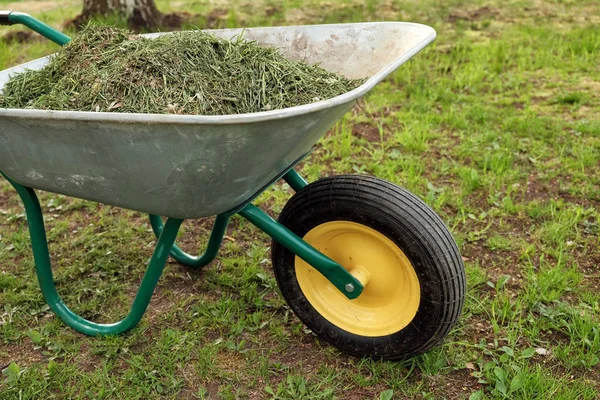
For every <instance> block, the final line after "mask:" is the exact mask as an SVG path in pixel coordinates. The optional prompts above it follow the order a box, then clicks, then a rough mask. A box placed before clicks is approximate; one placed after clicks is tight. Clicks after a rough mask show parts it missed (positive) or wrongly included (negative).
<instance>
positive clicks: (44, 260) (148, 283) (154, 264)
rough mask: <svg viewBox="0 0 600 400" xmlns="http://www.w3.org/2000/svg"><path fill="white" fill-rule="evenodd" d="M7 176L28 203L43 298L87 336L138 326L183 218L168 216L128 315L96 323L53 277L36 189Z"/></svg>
mask: <svg viewBox="0 0 600 400" xmlns="http://www.w3.org/2000/svg"><path fill="white" fill-rule="evenodd" d="M5 178H6V176H5ZM6 179H7V180H8V181H9V182H10V183H11V184H12V185H13V187H14V188H15V189H16V190H17V192H18V193H19V196H20V197H21V200H22V201H23V204H24V205H25V211H26V213H27V223H28V225H29V234H30V236H31V244H32V247H33V257H34V260H35V270H36V273H37V276H38V281H39V284H40V288H41V289H42V293H43V295H44V298H45V299H46V302H47V303H48V305H49V306H50V308H51V309H52V311H54V312H55V313H56V315H58V316H59V318H60V319H62V320H63V322H64V323H65V324H67V325H68V326H70V327H71V328H73V329H75V330H77V331H79V332H81V333H84V334H86V335H92V336H95V335H118V334H119V333H122V332H125V331H128V330H130V329H131V328H133V327H134V326H136V325H137V324H138V322H139V321H140V320H141V319H142V316H143V315H144V313H145V312H146V309H147V308H148V303H149V302H150V298H151V297H152V294H153V293H154V289H155V288H156V284H157V283H158V280H159V278H160V276H161V275H162V272H163V269H164V266H165V263H166V261H167V258H168V257H169V250H170V249H171V247H172V246H173V243H174V242H175V238H176V237H177V232H178V231H179V227H180V226H181V223H182V222H183V221H182V220H179V219H169V220H168V221H167V223H166V225H165V227H164V229H162V232H161V234H160V237H159V239H158V241H157V243H156V248H155V249H154V254H153V255H152V259H151V260H150V264H149V265H148V269H147V270H146V273H145V274H144V277H143V279H142V283H141V285H140V288H139V290H138V293H137V295H136V296H135V299H134V300H133V305H132V307H131V310H130V311H129V314H127V316H126V317H125V318H124V319H123V320H121V321H120V322H117V323H114V324H97V323H94V322H91V321H88V320H86V319H84V318H82V317H81V316H79V315H77V314H75V313H74V312H73V311H71V310H70V309H69V308H68V307H67V306H66V305H65V303H64V302H63V301H62V299H61V298H60V295H59V294H58V292H57V291H56V286H55V285H54V277H53V276H52V266H51V264H50V255H49V253H48V242H47V240H46V230H45V228H44V219H43V216H42V210H41V207H40V203H39V200H38V198H37V196H36V194H35V192H34V190H33V189H30V188H26V187H23V186H21V185H19V184H18V183H16V182H13V181H12V180H10V179H9V178H6Z"/></svg>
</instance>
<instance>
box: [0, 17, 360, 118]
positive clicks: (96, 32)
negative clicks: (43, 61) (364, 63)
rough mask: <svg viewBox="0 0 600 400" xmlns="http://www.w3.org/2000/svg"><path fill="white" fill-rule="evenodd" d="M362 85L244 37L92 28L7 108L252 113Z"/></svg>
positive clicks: (12, 92)
mask: <svg viewBox="0 0 600 400" xmlns="http://www.w3.org/2000/svg"><path fill="white" fill-rule="evenodd" d="M361 83H362V80H351V79H347V78H345V77H343V76H340V75H337V74H334V73H331V72H328V71H326V70H324V69H323V68H321V67H319V66H318V65H316V64H314V65H308V64H305V63H303V62H299V61H292V60H288V59H286V58H285V57H284V56H283V55H282V54H281V53H280V52H279V51H278V50H277V49H275V48H270V47H263V46H260V45H258V44H257V43H255V42H251V41H247V40H244V39H242V38H241V37H239V36H238V37H235V38H233V39H232V40H226V39H221V38H217V37H215V36H213V35H210V34H208V33H205V32H201V31H185V32H175V33H172V34H169V35H163V36H160V37H158V38H155V39H148V38H144V37H142V36H139V35H134V34H133V33H132V32H130V31H127V30H124V29H119V28H116V27H110V26H104V25H93V24H90V25H88V26H87V27H85V29H84V30H83V31H82V32H81V33H80V34H79V35H77V36H76V37H75V38H74V39H73V40H72V41H71V42H70V43H69V44H68V45H67V46H65V47H64V48H63V49H61V51H59V52H58V53H57V54H56V55H55V56H53V57H52V60H51V61H50V63H49V64H48V65H47V66H46V67H44V68H43V69H40V70H36V71H33V70H29V71H26V72H24V73H22V74H18V75H15V76H14V77H13V78H12V79H11V80H10V81H9V82H8V83H7V84H6V86H5V87H4V93H3V96H0V107H4V108H28V109H43V110H62V111H67V110H70V111H96V112H123V113H151V114H187V115H228V114H244V113H253V112H260V111H269V110H275V109H282V108H288V107H294V106H299V105H303V104H309V103H313V102H316V101H320V100H325V99H329V98H332V97H335V96H338V95H340V94H343V93H346V92H348V91H350V90H352V89H354V88H356V87H357V86H359V85H360V84H361Z"/></svg>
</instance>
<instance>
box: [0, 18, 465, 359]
mask: <svg viewBox="0 0 600 400" xmlns="http://www.w3.org/2000/svg"><path fill="white" fill-rule="evenodd" d="M16 23H20V24H24V25H26V26H28V27H29V28H31V29H33V30H34V31H36V32H38V33H40V34H42V35H43V36H45V37H47V38H48V39H50V40H53V41H54V42H56V43H58V44H60V45H65V44H67V43H68V42H69V37H67V36H65V35H64V34H62V33H60V32H58V31H56V30H54V29H52V28H50V27H49V26H47V25H45V24H44V23H42V22H40V21H38V20H36V19H34V18H32V17H31V16H29V15H27V14H23V13H17V12H8V11H4V12H0V24H3V25H10V24H16ZM207 32H209V33H212V34H214V35H216V36H219V37H222V38H227V39H229V38H233V37H235V36H237V35H242V36H243V37H245V38H247V39H250V40H253V41H256V42H257V43H258V44H260V45H264V46H275V47H277V48H278V49H280V51H281V52H282V53H283V54H284V55H285V56H286V57H289V58H291V59H296V60H303V61H306V62H308V63H316V62H319V63H320V64H321V66H322V67H323V68H325V69H327V70H330V71H333V72H336V73H340V74H343V75H345V76H347V77H349V78H365V79H366V80H365V82H364V84H362V85H361V86H359V87H358V88H356V89H354V90H352V91H350V92H347V93H344V94H342V95H340V96H337V97H334V98H331V99H328V100H323V101H318V102H315V103H312V104H307V105H302V106H298V107H292V108H287V109H282V110H272V111H265V112H257V113H251V114H240V115H227V116H202V115H154V114H128V113H105V112H71V111H51V110H34V109H0V171H1V172H2V175H3V176H4V177H5V178H6V179H7V180H8V181H9V182H10V183H11V184H12V186H13V187H14V188H15V189H16V191H17V192H18V194H19V196H20V198H21V200H22V201H23V203H24V206H25V209H26V214H27V221H28V226H29V232H30V236H31V242H32V248H33V254H34V259H35V268H36V273H37V276H38V281H39V284H40V287H41V290H42V293H43V295H44V298H45V300H46V301H47V302H48V304H49V306H50V307H51V309H52V310H53V311H54V313H55V314H56V315H58V316H59V317H60V318H61V319H62V320H63V321H64V323H65V324H67V325H68V326H70V327H72V328H74V329H76V330H77V331H79V332H82V333H84V334H87V335H115V334H120V333H122V332H125V331H127V330H129V329H131V328H133V327H134V326H136V324H137V323H138V322H139V321H140V320H141V318H142V317H143V314H144V313H145V311H146V309H147V307H148V303H149V301H150V298H151V296H152V294H153V292H154V289H155V287H156V285H157V282H158V280H159V278H160V276H161V274H162V272H163V269H164V266H165V263H166V261H167V258H168V257H169V255H171V256H172V257H173V258H174V259H175V260H177V261H178V262H179V263H181V264H183V265H185V266H188V267H192V268H200V267H202V266H204V265H207V264H208V263H210V262H211V261H212V260H213V259H214V258H215V257H216V255H217V252H218V249H219V247H220V244H221V242H222V239H223V236H224V233H225V230H226V227H227V224H228V222H229V220H230V218H231V217H232V216H233V215H235V214H238V215H240V216H242V217H243V218H245V219H247V220H248V221H250V222H251V223H252V224H254V225H255V226H257V227H258V228H259V229H261V230H262V231H264V232H266V233H267V234H268V235H270V236H271V237H272V238H273V242H272V257H271V258H272V265H273V270H274V274H275V277H276V279H277V283H278V286H279V289H280V291H281V294H282V296H283V297H284V298H285V300H286V302H287V303H288V304H289V306H290V308H291V309H292V310H293V311H294V312H295V314H296V315H297V316H298V317H299V318H300V320H301V321H302V322H303V323H304V324H305V325H306V326H307V327H308V328H309V329H310V330H311V331H312V332H314V333H315V334H316V335H317V336H318V337H320V338H322V339H324V340H325V341H327V342H329V343H331V344H332V345H334V346H336V347H338V348H339V349H341V350H342V351H345V352H347V353H350V354H354V355H357V356H368V357H373V358H379V359H382V358H383V359H405V358H408V357H412V356H415V355H417V354H420V353H423V352H425V351H427V350H429V349H431V348H432V347H433V346H436V345H437V344H439V343H440V342H441V341H442V340H443V339H444V338H445V336H446V335H447V334H448V333H449V331H450V330H451V329H452V327H453V326H454V325H455V323H456V321H457V320H458V318H459V315H460V313H461V310H462V306H463V300H464V295H465V273H464V266H463V264H462V259H461V256H460V253H459V250H458V247H457V246H456V243H455V241H454V240H453V238H452V235H451V234H450V232H449V230H448V229H447V227H446V226H445V225H444V223H443V221H442V220H441V219H440V217H439V216H438V215H436V213H435V212H434V211H433V210H432V209H431V208H430V207H428V206H427V205H426V204H425V203H424V202H423V201H422V200H421V199H419V198H418V197H417V196H415V195H413V194H411V193H410V192H408V191H407V190H405V189H403V188H401V187H398V186H396V185H394V184H392V183H390V182H387V181H384V180H381V179H378V178H375V177H371V176H365V175H341V176H333V177H327V178H324V179H320V180H318V181H316V182H313V183H310V184H308V183H307V182H306V181H305V180H304V179H303V178H302V177H301V176H300V175H299V174H298V173H297V172H296V171H295V170H294V167H295V166H296V164H297V163H298V162H300V161H301V160H302V159H304V158H305V157H307V156H308V155H309V154H310V152H311V149H312V148H313V146H314V144H315V143H316V142H317V141H318V140H319V138H321V137H322V136H323V135H324V134H325V132H326V131H327V130H328V129H329V128H330V127H331V126H332V125H334V124H335V122H336V121H337V120H339V119H340V118H341V117H342V116H343V115H344V114H345V113H346V112H347V111H349V110H350V108H351V107H352V106H353V105H354V104H355V103H356V101H357V100H358V99H359V98H361V97H362V96H364V95H365V94H366V93H367V92H369V91H370V90H371V89H372V88H373V87H374V86H375V85H376V84H377V83H379V82H380V81H382V80H383V79H384V78H385V77H387V76H388V75H389V74H391V73H392V72H394V71H395V70H396V69H397V68H398V67H400V66H401V65H402V64H403V63H405V62H406V61H407V60H408V59H410V58H411V57H412V56H413V55H415V54H416V53H417V52H419V51H420V50H421V49H423V48H424V47H425V46H427V45H428V44H429V43H430V42H431V41H433V40H434V38H435V31H434V30H433V29H432V28H430V27H428V26H425V25H421V24H415V23H406V22H376V23H354V24H330V25H308V26H286V27H259V28H247V29H243V30H241V29H223V30H209V31H207ZM161 34H169V33H157V34H149V35H146V36H149V37H155V36H158V35H161ZM48 60H49V58H48V57H44V58H41V59H38V60H35V61H31V62H29V63H26V64H23V65H19V66H17V67H14V68H10V69H8V70H5V71H2V72H0V90H1V89H2V87H3V86H4V85H5V83H6V82H7V80H8V79H9V78H10V77H11V76H12V75H13V74H15V73H19V72H21V71H24V70H26V69H39V68H42V67H43V66H44V65H46V63H47V62H48ZM280 179H283V180H284V181H285V182H287V183H288V184H289V186H290V187H291V188H292V189H293V190H294V191H295V192H296V193H295V194H294V195H293V196H292V197H291V199H290V200H289V201H288V203H287V204H286V205H285V207H284V208H283V210H282V212H281V214H280V215H279V218H278V220H277V221H275V220H274V219H273V218H271V217H270V216H269V215H267V214H266V213H265V212H264V211H262V210H261V209H259V208H258V207H256V206H255V205H253V204H252V201H253V200H254V199H255V198H256V197H257V196H258V195H260V194H261V193H263V192H264V191H265V190H267V189H268V188H269V187H270V186H271V185H272V184H273V183H275V182H277V181H279V180H280ZM35 189H39V190H45V191H49V192H53V193H58V194H62V195H66V196H72V197H76V198H81V199H86V200H91V201H95V202H99V203H104V204H108V205H112V206H118V207H123V208H128V209H131V210H136V211H139V212H142V213H148V214H149V215H150V222H151V225H152V228H153V230H154V233H155V234H156V235H157V237H158V240H157V242H156V248H155V250H154V253H153V255H152V258H151V260H150V262H149V265H148V267H147V270H146V272H145V274H144V277H143V278H142V281H141V285H140V288H139V290H138V292H137V294H136V296H135V299H134V301H133V305H132V307H131V310H130V311H129V313H128V315H127V316H126V317H125V318H124V319H123V320H121V321H120V322H117V323H113V324H98V323H94V322H91V321H88V320H85V319H83V318H82V317H80V316H79V315H77V314H75V313H74V312H72V311H71V310H70V309H69V308H68V307H67V306H66V305H65V304H64V303H63V301H62V300H61V298H60V296H59V294H58V293H57V291H56V287H55V284H54V280H53V276H52V269H51V265H50V257H49V254H48V245H47V240H46V233H45V228H44V221H43V217H42V211H41V208H40V204H39V202H38V199H37V197H36V194H35V191H34V190H35ZM215 215H216V219H215V222H214V227H213V229H212V232H211V234H210V238H209V241H208V247H207V249H206V251H205V252H204V254H202V255H201V256H193V255H190V254H187V253H185V252H184V251H182V250H181V249H180V248H179V247H178V246H177V245H176V244H175V239H176V235H177V233H178V230H179V228H180V225H181V223H182V222H183V220H184V219H198V218H204V217H210V216H215ZM163 218H166V223H165V224H164V225H163Z"/></svg>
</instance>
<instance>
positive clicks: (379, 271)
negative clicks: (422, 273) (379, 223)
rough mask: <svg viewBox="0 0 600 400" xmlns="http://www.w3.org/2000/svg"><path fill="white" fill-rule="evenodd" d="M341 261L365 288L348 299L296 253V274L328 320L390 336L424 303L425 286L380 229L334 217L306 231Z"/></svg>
mask: <svg viewBox="0 0 600 400" xmlns="http://www.w3.org/2000/svg"><path fill="white" fill-rule="evenodd" d="M304 240H305V241H306V242H308V243H310V244H311V245H312V246H313V247H315V248H316V249H317V250H319V251H321V252H322V253H323V254H325V255H327V256H328V257H330V258H331V259H333V260H334V261H336V262H338V263H339V264H340V265H342V266H343V267H344V268H346V269H347V270H348V271H350V273H351V274H352V275H354V276H355V277H356V278H357V279H358V280H359V281H361V283H363V284H364V286H365V288H364V291H363V292H362V294H361V295H360V296H359V297H358V298H356V299H354V300H349V299H348V298H346V297H345V296H344V295H343V294H342V293H341V292H340V291H339V290H337V289H336V288H335V286H333V285H332V284H331V283H330V282H329V281H328V280H327V279H326V278H325V277H323V275H321V274H320V273H319V272H318V271H317V270H316V269H314V268H313V267H311V266H310V265H308V264H307V263H306V262H305V261H303V260H302V259H300V258H299V257H296V259H295V268H296V277H297V279H298V284H299V285H300V289H302V292H303V293H304V296H305V297H306V299H307V300H308V301H309V302H310V304H311V305H312V306H313V307H314V308H315V310H317V312H319V314H321V315H322V316H323V317H324V318H325V319H327V320H328V321H329V322H331V323H332V324H334V325H335V326H337V327H338V328H341V329H343V330H345V331H348V332H350V333H354V334H356V335H361V336H371V337H375V336H385V335H390V334H392V333H395V332H398V331H400V330H402V329H403V328H405V327H406V326H407V325H408V324H409V323H410V322H411V321H412V319H413V318H414V317H415V314H416V313H417V309H418V308H419V301H420V294H421V289H420V286H419V280H418V278H417V274H416V273H415V270H414V268H413V266H412V264H411V263H410V261H409V260H408V258H407V257H406V256H405V255H404V253H403V252H402V250H400V248H399V247H398V246H396V245H395V244H394V242H392V241H391V240H390V239H388V238H387V237H386V236H384V235H382V234H381V233H379V232H377V231H375V230H373V229H371V228H369V227H367V226H364V225H361V224H357V223H354V222H347V221H332V222H326V223H324V224H321V225H318V226H316V227H315V228H313V229H311V230H310V232H308V233H307V234H306V235H305V236H304Z"/></svg>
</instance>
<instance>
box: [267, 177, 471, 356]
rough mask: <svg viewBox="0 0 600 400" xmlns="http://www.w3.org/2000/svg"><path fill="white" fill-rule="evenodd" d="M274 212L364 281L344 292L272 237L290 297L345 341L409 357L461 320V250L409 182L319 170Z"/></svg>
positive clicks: (353, 349) (364, 350)
mask: <svg viewBox="0 0 600 400" xmlns="http://www.w3.org/2000/svg"><path fill="white" fill-rule="evenodd" d="M279 222H280V223H281V224H283V225H284V226H286V227H287V228H289V229H290V230H292V231H293V232H294V233H295V234H297V235H298V236H300V237H302V238H303V239H304V240H305V241H307V242H308V243H310V244H311V245H312V246H313V247H315V248H316V249H318V250H319V251H321V252H323V253H324V254H325V255H327V256H329V257H330V258H332V259H333V260H335V261H336V262H338V263H340V264H341V265H342V266H343V267H344V268H346V269H347V270H349V271H350V272H351V273H352V274H353V275H355V276H356V277H357V278H358V279H359V280H361V281H365V282H366V283H365V285H364V286H365V287H364V291H363V293H362V294H361V295H360V296H359V297H358V298H356V299H354V300H349V299H347V298H346V297H345V296H344V295H343V294H342V293H341V292H339V291H338V290H337V289H336V288H335V287H334V286H333V285H332V284H331V283H329V281H328V280H327V279H326V278H324V277H323V276H322V275H321V274H320V273H319V272H318V271H316V270H315V269H314V268H312V267H311V266H310V265H308V264H307V263H306V262H304V261H303V260H301V259H300V258H298V257H296V256H295V255H294V254H293V253H291V252H290V251H289V250H287V249H286V248H285V247H283V246H282V245H280V244H279V243H277V242H276V241H273V243H272V249H273V250H272V261H273V269H274V272H275V277H276V278H277V282H278V285H279V288H280V290H281V293H282V295H283V297H284V298H285V300H286V302H287V303H288V304H289V306H290V307H291V308H292V310H293V311H294V312H295V313H296V315H297V316H298V317H299V318H300V320H301V321H302V322H303V323H304V324H305V325H306V326H307V327H308V328H309V329H311V330H312V331H313V332H314V333H315V334H316V335H317V336H318V337H320V338H322V339H324V340H325V341H327V342H329V343H331V344H333V345H334V346H336V347H338V348H339V349H341V350H342V351H345V352H347V353H350V354H354V355H357V356H369V357H372V358H380V359H389V360H399V359H406V358H409V357H412V356H415V355H417V354H420V353H423V352H425V351H427V350H429V349H431V348H432V347H434V346H436V345H437V344H439V343H440V342H441V341H442V340H443V339H444V337H445V336H446V335H447V334H448V332H449V331H450V329H452V327H453V326H454V324H455V323H456V321H457V320H458V318H459V315H460V313H461V310H462V305H463V301H464V295H465V272H464V266H463V264H462V258H461V256H460V253H459V250H458V248H457V246H456V243H455V242H454V240H453V238H452V235H451V234H450V232H449V231H448V229H447V228H446V226H445V225H444V223H443V222H442V220H441V219H440V218H439V217H438V216H437V215H436V214H435V213H434V212H433V210H431V209H430V208H429V207H428V206H427V205H426V204H425V203H424V202H423V201H422V200H420V199H419V198H418V197H416V196H415V195H413V194H411V193H410V192H408V191H407V190H404V189H402V188H400V187H398V186H396V185H393V184H391V183H389V182H387V181H384V180H381V179H377V178H373V177H369V176H356V175H346V176H336V177H331V178H325V179H322V180H319V181H317V182H314V183H312V184H310V185H308V186H306V187H305V188H304V189H302V190H300V191H299V192H298V193H296V194H295V195H294V196H293V197H292V198H291V199H290V201H289V202H288V203H287V204H286V206H285V207H284V209H283V211H282V212H281V215H280V216H279Z"/></svg>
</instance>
